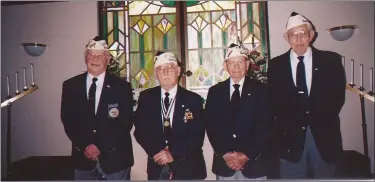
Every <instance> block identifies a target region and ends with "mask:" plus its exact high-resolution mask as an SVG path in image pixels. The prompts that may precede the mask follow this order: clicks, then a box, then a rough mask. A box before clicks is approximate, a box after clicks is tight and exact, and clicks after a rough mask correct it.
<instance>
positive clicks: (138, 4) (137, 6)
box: [129, 1, 149, 15]
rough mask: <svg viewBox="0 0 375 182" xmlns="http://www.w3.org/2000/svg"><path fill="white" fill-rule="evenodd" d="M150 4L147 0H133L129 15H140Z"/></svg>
mask: <svg viewBox="0 0 375 182" xmlns="http://www.w3.org/2000/svg"><path fill="white" fill-rule="evenodd" d="M148 5H149V3H148V2H146V1H133V2H131V3H130V4H129V15H140V14H142V12H143V11H144V10H145V8H147V6H148Z"/></svg>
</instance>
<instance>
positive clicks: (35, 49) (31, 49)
mask: <svg viewBox="0 0 375 182" xmlns="http://www.w3.org/2000/svg"><path fill="white" fill-rule="evenodd" d="M21 45H22V47H23V49H24V50H25V51H26V53H27V54H28V55H29V56H32V57H38V56H40V55H42V54H43V53H44V50H45V49H46V47H47V45H46V44H40V43H22V44H21Z"/></svg>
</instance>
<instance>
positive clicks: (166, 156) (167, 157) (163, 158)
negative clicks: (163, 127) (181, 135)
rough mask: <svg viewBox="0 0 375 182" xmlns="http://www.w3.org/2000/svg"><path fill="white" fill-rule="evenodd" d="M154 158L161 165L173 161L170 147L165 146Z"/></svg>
mask: <svg viewBox="0 0 375 182" xmlns="http://www.w3.org/2000/svg"><path fill="white" fill-rule="evenodd" d="M153 159H154V162H155V163H157V164H158V165H161V166H164V165H167V164H168V163H171V162H173V157H172V155H171V152H170V151H169V150H168V148H165V149H163V150H162V151H160V152H159V153H157V154H155V155H154V157H153Z"/></svg>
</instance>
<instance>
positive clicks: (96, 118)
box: [61, 37, 134, 180]
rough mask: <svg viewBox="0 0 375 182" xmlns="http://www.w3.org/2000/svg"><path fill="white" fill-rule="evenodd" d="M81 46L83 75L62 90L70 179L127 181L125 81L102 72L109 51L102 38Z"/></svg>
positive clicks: (128, 97) (128, 101) (129, 108)
mask: <svg viewBox="0 0 375 182" xmlns="http://www.w3.org/2000/svg"><path fill="white" fill-rule="evenodd" d="M85 48H86V49H85V54H84V55H85V63H86V66H87V72H85V73H83V74H79V75H77V76H75V77H72V78H70V79H68V80H66V81H64V83H63V86H62V98H61V121H62V123H63V125H64V129H65V132H66V134H67V136H68V137H69V139H70V140H71V142H72V159H73V161H74V169H75V171H74V179H75V180H99V179H104V180H130V168H131V167H132V166H133V163H134V159H133V150H132V141H131V135H130V130H131V128H132V126H133V122H132V115H133V93H132V89H131V86H130V83H128V82H126V81H125V80H123V79H121V78H119V77H117V76H114V75H111V74H109V73H108V72H106V69H107V65H108V63H109V60H110V53H109V50H108V45H107V43H106V42H105V40H101V39H100V38H99V37H95V38H94V39H92V40H90V41H89V42H88V43H87V45H86V47H85ZM99 100H100V102H99Z"/></svg>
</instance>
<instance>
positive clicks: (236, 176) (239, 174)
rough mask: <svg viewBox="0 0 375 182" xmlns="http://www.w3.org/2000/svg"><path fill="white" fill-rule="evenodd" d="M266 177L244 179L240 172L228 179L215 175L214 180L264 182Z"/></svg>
mask: <svg viewBox="0 0 375 182" xmlns="http://www.w3.org/2000/svg"><path fill="white" fill-rule="evenodd" d="M266 179H267V176H263V177H260V178H246V177H245V176H244V175H243V174H242V172H241V171H236V172H235V173H234V175H233V176H230V177H222V176H218V175H216V180H266Z"/></svg>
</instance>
